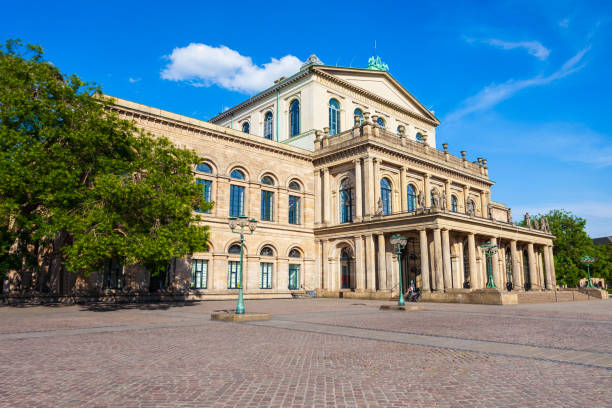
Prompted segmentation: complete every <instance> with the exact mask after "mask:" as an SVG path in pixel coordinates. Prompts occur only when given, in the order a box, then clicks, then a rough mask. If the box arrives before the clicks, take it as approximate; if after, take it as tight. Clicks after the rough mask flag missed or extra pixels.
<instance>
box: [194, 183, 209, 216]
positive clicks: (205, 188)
mask: <svg viewBox="0 0 612 408" xmlns="http://www.w3.org/2000/svg"><path fill="white" fill-rule="evenodd" d="M196 183H198V184H199V185H200V187H201V188H202V196H203V197H204V200H206V201H207V202H210V191H211V186H212V182H211V181H210V180H200V179H198V180H196ZM196 211H197V212H206V213H210V210H207V211H202V210H201V209H200V208H198V209H197V210H196Z"/></svg>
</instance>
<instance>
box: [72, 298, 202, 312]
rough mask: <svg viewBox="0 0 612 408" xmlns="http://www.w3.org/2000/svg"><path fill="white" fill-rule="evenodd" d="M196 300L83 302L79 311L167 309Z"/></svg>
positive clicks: (194, 302)
mask: <svg viewBox="0 0 612 408" xmlns="http://www.w3.org/2000/svg"><path fill="white" fill-rule="evenodd" d="M197 303H198V302H197V301H180V302H146V303H83V304H79V306H80V307H81V309H80V311H81V312H114V311H117V310H168V309H171V308H177V307H187V306H195V305H196V304H197Z"/></svg>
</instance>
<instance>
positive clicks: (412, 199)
mask: <svg viewBox="0 0 612 408" xmlns="http://www.w3.org/2000/svg"><path fill="white" fill-rule="evenodd" d="M407 190H408V211H416V193H415V191H414V187H413V186H412V184H408V187H407Z"/></svg>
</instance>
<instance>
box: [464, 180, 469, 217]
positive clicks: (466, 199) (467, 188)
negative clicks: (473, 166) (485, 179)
mask: <svg viewBox="0 0 612 408" xmlns="http://www.w3.org/2000/svg"><path fill="white" fill-rule="evenodd" d="M469 197H470V187H469V186H463V212H464V213H466V214H467V209H468V200H469Z"/></svg>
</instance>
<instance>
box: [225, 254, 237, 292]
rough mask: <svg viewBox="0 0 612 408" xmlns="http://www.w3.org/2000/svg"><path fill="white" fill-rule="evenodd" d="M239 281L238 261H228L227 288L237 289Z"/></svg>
mask: <svg viewBox="0 0 612 408" xmlns="http://www.w3.org/2000/svg"><path fill="white" fill-rule="evenodd" d="M232 279H233V280H232ZM239 281H240V261H228V262H227V288H228V289H238V284H239Z"/></svg>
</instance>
